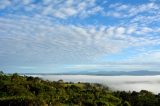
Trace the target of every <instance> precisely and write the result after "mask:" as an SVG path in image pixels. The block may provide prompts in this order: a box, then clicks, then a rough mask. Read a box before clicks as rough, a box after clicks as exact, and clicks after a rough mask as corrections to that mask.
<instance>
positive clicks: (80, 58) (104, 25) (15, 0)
mask: <svg viewBox="0 0 160 106" xmlns="http://www.w3.org/2000/svg"><path fill="white" fill-rule="evenodd" d="M159 23H160V1H159V0H0V70H3V71H4V72H7V73H13V72H19V73H46V72H47V73H59V72H79V71H137V70H148V71H160V70H159V69H160V68H159V66H160V24H159Z"/></svg>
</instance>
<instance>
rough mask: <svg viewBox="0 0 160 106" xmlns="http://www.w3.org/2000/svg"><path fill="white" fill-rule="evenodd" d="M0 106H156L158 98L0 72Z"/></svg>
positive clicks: (143, 93) (159, 96)
mask: <svg viewBox="0 0 160 106" xmlns="http://www.w3.org/2000/svg"><path fill="white" fill-rule="evenodd" d="M0 106H160V95H154V94H152V93H151V92H148V91H145V90H142V91H141V92H124V91H117V92H113V91H111V90H109V89H108V87H104V86H102V85H100V84H92V83H71V82H69V83H66V82H63V80H59V81H53V82H51V81H45V80H42V79H40V78H38V77H31V76H19V75H18V74H11V75H6V74H4V73H2V72H1V73H0Z"/></svg>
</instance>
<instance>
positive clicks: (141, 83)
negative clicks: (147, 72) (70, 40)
mask: <svg viewBox="0 0 160 106" xmlns="http://www.w3.org/2000/svg"><path fill="white" fill-rule="evenodd" d="M35 76H36V77H40V78H42V79H45V80H50V81H58V80H60V79H62V80H64V81H65V82H91V83H100V84H103V85H105V86H108V87H109V88H111V89H112V90H125V91H140V90H142V89H143V90H148V91H151V92H153V93H156V94H157V93H160V89H159V88H160V76H159V75H157V76H91V75H35Z"/></svg>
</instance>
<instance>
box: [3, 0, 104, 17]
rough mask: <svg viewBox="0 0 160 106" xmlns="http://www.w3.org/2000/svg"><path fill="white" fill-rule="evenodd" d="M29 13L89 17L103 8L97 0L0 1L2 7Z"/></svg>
mask: <svg viewBox="0 0 160 106" xmlns="http://www.w3.org/2000/svg"><path fill="white" fill-rule="evenodd" d="M6 8H9V11H10V10H12V11H15V12H20V11H22V10H23V13H24V12H25V13H29V14H32V15H34V16H36V15H44V16H51V17H56V18H60V19H67V18H69V17H71V16H72V17H76V16H77V17H87V16H90V15H93V14H96V13H97V12H99V11H101V10H102V7H100V6H98V5H97V4H96V1H95V0H85V1H82V0H76V1H74V0H41V1H36V0H13V1H10V0H5V1H0V9H6Z"/></svg>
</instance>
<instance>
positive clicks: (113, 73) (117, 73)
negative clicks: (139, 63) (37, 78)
mask: <svg viewBox="0 0 160 106" xmlns="http://www.w3.org/2000/svg"><path fill="white" fill-rule="evenodd" d="M20 74H22V75H99V76H120V75H133V76H150V75H160V72H159V71H147V70H139V71H80V72H66V73H20Z"/></svg>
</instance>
